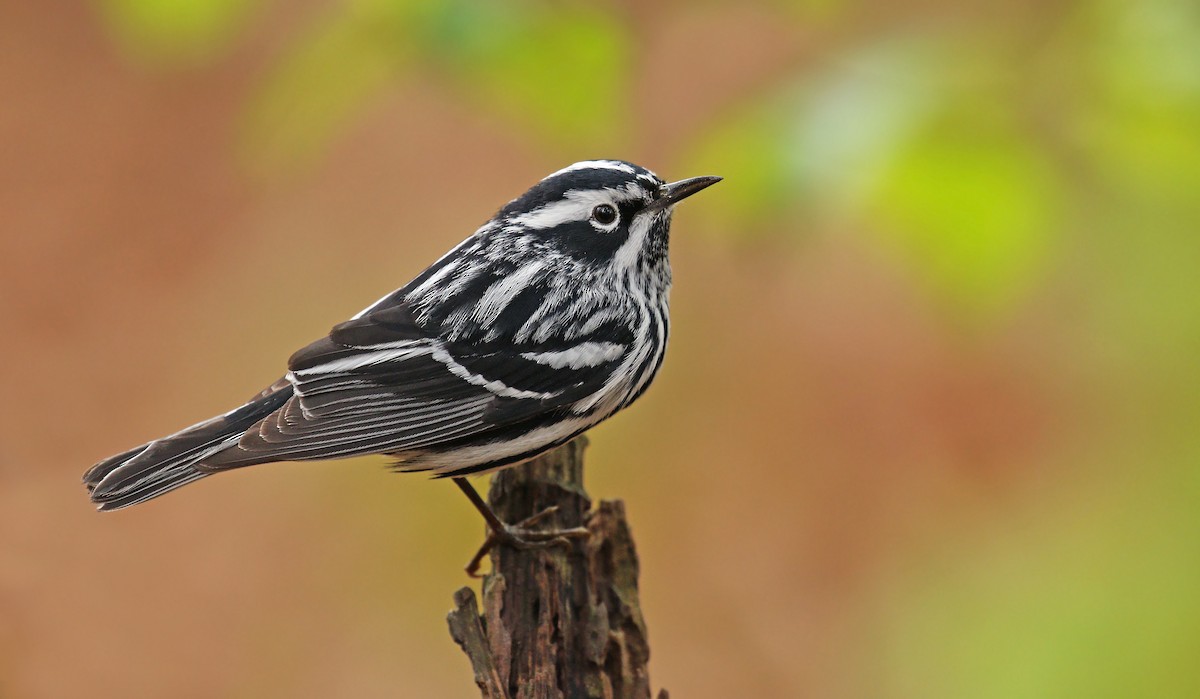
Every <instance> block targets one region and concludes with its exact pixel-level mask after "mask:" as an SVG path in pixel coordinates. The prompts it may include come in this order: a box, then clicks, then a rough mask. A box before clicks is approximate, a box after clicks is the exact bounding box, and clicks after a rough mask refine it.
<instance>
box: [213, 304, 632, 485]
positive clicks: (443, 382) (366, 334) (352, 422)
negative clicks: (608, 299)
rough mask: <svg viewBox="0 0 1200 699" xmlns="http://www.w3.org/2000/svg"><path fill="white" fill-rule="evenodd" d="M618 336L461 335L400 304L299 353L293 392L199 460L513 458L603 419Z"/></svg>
mask: <svg viewBox="0 0 1200 699" xmlns="http://www.w3.org/2000/svg"><path fill="white" fill-rule="evenodd" d="M614 339H616V340H618V341H613V340H614ZM620 339H621V338H619V337H618V338H614V337H612V336H608V337H607V339H605V340H599V339H596V338H594V337H584V338H579V339H577V340H573V341H571V342H570V343H569V344H553V343H540V344H536V345H535V344H525V345H514V344H512V343H511V342H507V341H505V342H492V343H470V342H463V341H457V342H456V341H451V340H448V339H443V338H440V337H437V336H436V335H431V334H430V333H428V332H426V331H425V330H423V329H422V328H421V327H420V326H419V325H418V324H417V322H415V320H414V318H413V316H412V313H411V309H410V308H409V307H408V306H407V305H406V304H404V302H403V301H395V302H392V303H391V304H388V305H387V307H385V308H381V309H380V308H378V307H376V308H373V309H372V310H371V311H370V312H368V313H366V314H365V315H363V316H361V317H359V318H356V319H354V320H351V321H348V322H346V323H343V324H341V325H339V326H337V327H335V328H334V329H333V331H332V332H331V333H330V335H329V336H328V337H326V338H323V339H321V340H318V341H317V342H314V343H313V344H311V345H309V346H308V347H306V348H304V349H302V350H300V351H299V352H297V353H296V354H295V355H293V356H292V358H291V359H290V360H289V369H290V370H289V372H288V374H287V380H288V381H289V382H290V383H291V384H292V388H293V392H294V393H293V395H292V397H291V398H290V399H288V401H287V402H286V403H285V404H284V405H283V406H282V407H280V408H279V409H278V410H276V411H275V412H273V413H271V414H270V415H268V416H267V417H266V418H265V419H263V420H261V421H259V422H258V423H257V424H255V425H254V426H252V427H251V428H250V429H249V430H247V432H246V433H245V435H244V436H243V437H242V438H241V439H240V440H239V441H238V442H237V444H236V445H235V446H233V447H231V448H229V449H226V450H225V451H222V452H220V453H218V454H215V455H213V456H211V457H209V458H207V459H205V461H204V463H202V464H201V465H199V466H198V467H197V468H200V469H202V470H206V471H215V470H224V469H228V468H237V467H241V466H249V465H252V464H258V463H264V462H269V461H294V460H310V459H329V458H337V457H347V456H355V455H363V454H375V453H387V454H394V455H396V456H397V457H398V458H400V459H401V461H402V462H403V464H402V467H411V468H413V469H438V470H441V471H444V472H447V473H449V472H455V473H456V472H460V471H467V470H477V469H479V468H491V467H493V466H498V465H502V464H503V463H512V462H513V461H515V460H519V459H520V458H527V456H529V455H532V454H535V453H537V452H539V451H541V450H543V449H545V448H548V447H550V446H554V445H555V444H558V443H561V442H563V441H566V439H569V438H571V437H573V436H574V435H575V434H578V433H579V432H582V431H583V430H585V429H587V428H588V427H590V426H591V425H593V424H594V423H595V422H596V421H598V420H599V419H600V417H602V416H593V415H592V414H589V412H588V410H587V409H586V407H585V406H586V405H590V404H591V403H592V401H591V400H589V399H590V398H591V397H594V396H596V395H597V394H600V395H603V393H604V392H605V390H606V387H608V386H611V385H612V384H613V379H614V376H616V375H618V374H619V373H620V372H621V370H622V365H623V361H624V359H625V358H626V355H627V352H628V350H629V347H628V344H627V343H625V342H621V341H619V340H620ZM581 407H583V409H582V410H581V409H580V408H581Z"/></svg>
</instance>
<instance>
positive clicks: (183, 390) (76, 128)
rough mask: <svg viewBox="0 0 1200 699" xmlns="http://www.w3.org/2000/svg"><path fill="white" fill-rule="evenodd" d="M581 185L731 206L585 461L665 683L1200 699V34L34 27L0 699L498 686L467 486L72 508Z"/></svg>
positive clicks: (1005, 21)
mask: <svg viewBox="0 0 1200 699" xmlns="http://www.w3.org/2000/svg"><path fill="white" fill-rule="evenodd" d="M595 157H618V158H623V159H628V160H633V161H636V162H639V163H641V164H644V165H646V166H648V167H650V168H652V169H654V170H656V171H658V172H659V173H660V174H662V175H663V176H665V177H667V178H670V179H678V178H682V177H686V176H693V175H706V174H719V175H723V176H725V177H726V181H725V182H723V183H722V184H721V185H719V186H718V187H715V188H713V189H712V190H710V191H707V192H705V193H704V194H703V195H702V196H698V197H696V198H695V199H694V200H690V201H689V202H688V203H687V205H686V206H683V207H680V210H679V213H678V215H677V217H676V224H675V236H674V240H673V246H672V247H673V249H672V257H673V260H674V265H675V270H676V287H675V293H674V295H673V314H674V321H675V324H674V329H673V337H672V343H673V344H672V348H671V352H670V353H669V356H668V360H667V362H666V366H665V369H664V371H663V373H662V375H661V376H660V378H659V380H658V382H657V384H656V385H655V387H654V389H653V390H652V391H650V392H649V394H648V395H647V396H646V397H645V398H644V399H643V400H642V401H641V402H640V403H639V404H638V405H637V406H636V407H634V408H633V409H631V410H630V411H628V412H627V413H625V414H623V415H621V416H620V417H618V418H617V419H614V420H612V421H611V422H609V423H607V424H605V425H603V426H602V427H600V428H598V429H596V430H594V432H593V433H592V448H591V450H590V453H589V457H590V461H589V463H590V467H589V486H590V490H591V492H592V493H593V495H594V496H596V497H621V498H624V499H625V500H626V502H627V504H628V507H629V512H630V515H631V518H632V522H633V525H634V528H635V535H636V537H637V541H638V544H639V546H640V551H641V554H642V559H643V575H642V589H643V594H644V605H645V611H646V614H647V617H648V622H649V629H650V635H651V643H652V652H653V658H652V665H651V670H652V678H653V680H654V682H655V684H656V685H657V686H665V687H667V688H669V689H670V690H671V692H672V696H679V697H733V696H753V697H829V698H838V697H846V698H850V697H854V698H859V697H880V698H884V699H891V698H895V699H915V698H921V699H931V698H938V697H946V698H960V697H972V698H973V699H987V698H990V697H996V698H1001V697H1003V698H1005V699H1011V698H1013V697H1083V696H1087V697H1130V696H1146V697H1150V696H1152V697H1160V698H1161V697H1181V698H1182V697H1188V698H1191V697H1196V696H1200V669H1197V668H1198V667H1200V666H1197V657H1198V656H1200V434H1198V429H1200V424H1198V419H1200V398H1198V395H1197V393H1198V391H1197V389H1198V387H1200V361H1198V355H1200V235H1198V224H1200V196H1198V192H1200V6H1198V5H1197V4H1196V3H1194V2H1192V1H1191V0H1139V1H1138V2H1126V1H1124V0H1077V1H1067V0H1051V1H1049V2H1046V1H1041V2H1028V1H1026V2H1021V1H1018V2H1009V3H983V2H968V3H963V2H949V1H946V0H922V1H920V2H916V1H913V0H900V1H898V2H888V3H880V2H861V1H856V0H791V1H789V0H776V1H769V0H762V1H760V2H736V3H735V2H691V3H685V2H678V1H671V2H654V3H645V2H631V1H626V2H550V1H548V0H547V1H536V0H509V1H508V2H504V3H498V2H497V3H486V2H472V1H470V0H445V1H441V2H434V1H432V0H431V1H427V2H406V1H404V0H97V1H96V2H91V3H71V2H42V3H37V2H17V1H10V2H4V3H0V327H2V328H3V338H4V340H3V354H2V358H3V360H2V361H0V386H2V387H3V388H2V393H3V398H4V399H3V400H2V401H0V696H2V697H5V698H8V697H14V698H18V697H19V698H22V699H24V698H27V697H73V696H84V695H87V696H98V697H127V698H135V697H164V696H170V697H183V698H188V697H196V698H207V697H309V696H311V697H318V696H319V697H330V696H338V697H393V696H403V697H410V696H411V697H463V698H466V697H472V696H477V694H476V692H475V689H474V686H473V684H472V682H471V677H470V672H469V670H468V666H467V663H466V660H465V659H464V658H463V657H462V656H461V654H460V652H459V650H458V649H457V648H456V647H455V646H454V644H453V643H452V642H451V640H450V638H449V636H448V633H447V631H446V626H445V622H444V615H445V613H446V611H447V610H448V609H449V608H450V605H451V594H452V592H453V591H454V590H455V589H456V588H457V587H459V586H460V585H461V584H463V583H464V577H463V575H462V572H461V566H462V564H463V563H464V562H465V560H466V559H467V558H468V557H469V555H470V554H471V553H472V552H473V550H474V547H475V546H476V545H477V543H478V542H479V541H480V538H481V535H482V527H481V524H480V522H479V519H478V516H477V515H476V514H475V513H474V512H473V511H472V510H471V508H470V507H469V505H468V503H467V502H466V501H465V500H464V499H463V498H462V497H461V495H460V494H459V493H458V492H456V490H455V489H454V488H452V487H450V486H449V485H447V484H445V483H437V482H430V481H428V480H426V479H424V478H422V477H420V476H407V477H399V476H393V475H390V474H388V473H387V472H386V471H385V469H384V468H383V461H382V460H381V459H359V460H355V461H349V462H341V463H319V464H277V465H271V466H264V467H258V468H254V469H249V470H247V471H243V472H239V473H237V474H236V475H229V476H224V477H220V478H214V479H211V480H207V481H205V482H204V483H202V484H200V485H196V486H192V487H189V488H187V489H185V490H183V491H180V492H178V493H175V494H172V495H170V496H168V497H166V498H164V499H162V500H157V501H155V502H153V503H150V504H147V505H144V506H140V507H138V508H136V509H134V510H129V511H125V512H122V513H119V514H115V515H106V516H100V515H97V514H95V513H94V512H93V511H92V510H91V508H90V507H89V506H88V503H87V502H86V499H85V495H84V492H83V489H82V487H81V486H80V485H79V476H80V474H81V473H82V471H83V470H84V469H85V468H86V467H87V466H89V465H90V464H91V463H92V462H93V461H95V460H97V459H99V458H101V457H104V456H107V455H109V454H111V453H115V452H117V451H120V450H122V449H125V448H127V447H129V446H132V445H133V444H136V443H140V442H142V441H145V440H147V439H149V438H153V437H156V436H159V435H161V434H163V433H166V432H170V431H173V430H175V429H177V428H180V427H182V426H184V425H188V424H191V423H192V422H195V421H197V420H200V419H202V418H205V417H208V416H210V415H212V414H215V413H218V412H222V411H224V410H226V409H228V408H230V407H232V406H233V405H235V404H236V402H237V401H239V400H240V399H242V398H244V397H246V396H249V395H251V394H253V393H254V392H256V391H257V390H258V389H259V388H261V387H262V386H263V385H265V384H266V383H269V382H270V381H271V380H273V379H275V378H276V377H277V376H278V375H280V373H281V372H282V370H283V366H284V365H283V362H284V360H285V358H286V357H287V355H288V354H289V353H290V352H291V351H292V350H294V349H296V348H298V347H300V346H302V345H304V344H306V343H307V342H308V341H310V340H312V339H315V338H316V337H318V336H320V335H321V334H323V333H324V332H325V331H326V330H327V329H328V328H329V327H330V326H331V325H333V324H334V323H336V322H338V321H340V320H343V319H345V318H346V317H348V316H350V315H351V314H353V313H355V312H356V311H358V310H359V309H360V308H361V307H363V306H364V305H366V304H367V303H369V302H371V301H373V300H374V299H376V298H378V297H379V296H380V295H382V294H383V293H385V292H387V291H390V290H391V289H393V288H395V287H397V286H399V285H400V284H402V283H403V282H405V281H407V280H408V279H409V278H411V277H412V276H413V275H415V274H416V273H417V272H419V271H420V270H421V269H422V268H423V267H424V266H425V265H427V264H428V263H429V262H431V261H432V260H434V259H436V258H437V257H438V256H439V255H440V254H441V253H442V252H443V251H445V250H446V249H448V248H449V247H450V246H451V245H453V244H454V243H456V242H458V241H459V240H460V239H461V238H463V237H465V236H466V235H467V234H468V233H469V232H470V231H472V230H474V228H475V227H476V226H477V225H478V224H480V223H481V222H482V221H484V220H485V219H486V218H487V217H488V216H489V215H490V214H491V213H492V212H493V211H494V210H495V209H496V208H497V207H498V206H499V205H500V204H502V203H503V202H504V201H507V200H508V199H509V198H511V197H513V196H515V195H516V194H518V193H519V192H520V191H521V190H523V189H524V188H525V187H526V186H528V185H529V184H531V183H533V182H534V181H536V180H537V179H539V178H540V177H542V176H543V175H545V174H546V173H548V172H551V171H553V170H555V169H557V168H559V167H562V166H563V165H566V164H567V163H569V162H572V161H575V160H580V159H586V158H595Z"/></svg>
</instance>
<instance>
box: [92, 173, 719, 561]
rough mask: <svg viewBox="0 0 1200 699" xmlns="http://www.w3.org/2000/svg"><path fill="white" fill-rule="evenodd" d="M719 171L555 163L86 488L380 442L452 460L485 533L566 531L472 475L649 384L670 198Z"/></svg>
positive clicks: (413, 464) (431, 466) (516, 459)
mask: <svg viewBox="0 0 1200 699" xmlns="http://www.w3.org/2000/svg"><path fill="white" fill-rule="evenodd" d="M720 180H721V178H720V177H711V176H705V177H693V178H690V179H684V180H680V181H676V182H670V183H668V182H665V181H664V180H662V179H660V178H659V177H658V176H657V175H655V174H654V173H653V172H651V171H650V170H647V169H646V168H643V167H641V166H638V165H634V164H633V163H630V162H626V161H622V160H586V161H582V162H577V163H574V164H572V165H569V166H567V167H564V168H562V169H561V170H558V171H556V172H554V173H552V174H550V175H548V176H547V177H545V178H543V179H541V180H540V181H539V182H537V183H536V184H534V185H533V186H532V187H530V188H529V189H528V190H527V191H526V192H525V193H524V194H522V195H521V196H519V197H517V198H516V199H513V200H512V201H510V202H508V203H507V204H506V205H504V206H503V207H502V208H500V210H499V211H497V212H496V213H495V215H493V216H492V217H491V218H490V219H489V220H488V221H487V222H486V223H484V224H483V225H482V226H480V227H479V228H478V229H477V230H476V231H475V232H474V233H473V234H472V235H471V236H469V237H468V238H467V239H466V240H464V241H463V242H461V243H460V244H459V245H457V246H456V247H454V248H453V249H451V250H450V251H449V252H448V253H446V254H445V255H443V256H442V257H441V258H440V259H438V260H437V261H436V262H434V263H433V264H432V265H430V266H429V267H428V268H427V269H426V270H425V271H423V272H421V273H420V274H419V275H417V276H416V277H415V278H414V279H413V280H412V281H410V282H409V283H407V284H405V285H404V286H403V287H401V288H399V289H397V290H396V291H393V292H391V293H389V294H387V295H386V296H384V297H383V298H381V299H379V300H378V301H376V302H375V303H373V304H371V305H370V306H368V307H367V308H365V309H364V310H362V311H361V312H359V313H358V314H357V315H355V316H353V317H352V318H350V319H349V320H347V321H345V322H343V323H340V324H338V325H336V326H334V327H333V329H332V330H331V331H330V332H329V334H328V335H326V336H325V337H322V338H321V339H319V340H317V341H315V342H313V343H311V344H309V345H308V346H306V347H304V348H302V349H300V350H299V351H297V352H295V353H294V354H293V355H292V356H291V358H290V359H289V360H288V363H287V373H286V374H285V375H284V376H283V377H282V378H280V379H279V380H277V381H275V382H274V383H272V384H271V385H269V386H268V387H267V388H265V389H263V390H262V391H260V392H259V393H258V394H256V395H255V396H253V397H252V398H251V399H250V400H249V401H247V402H245V403H244V404H242V405H240V406H238V407H236V408H234V409H233V410H230V411H228V412H226V413H224V414H222V415H218V416H216V417H213V418H211V419H208V420H205V421H203V422H200V423H197V424H195V425H192V426H191V427H188V428H185V429H183V430H180V431H179V432H176V433H174V434H171V435H168V436H165V437H161V438H159V439H155V440H153V441H150V442H148V443H146V444H143V445H140V446H137V447H134V448H132V449H129V450H128V451H124V452H122V453H120V454H117V455H115V456H112V457H109V458H107V459H104V460H102V461H100V462H98V463H96V464H95V465H94V466H92V467H91V468H90V469H88V471H87V472H86V473H85V474H84V476H83V482H84V485H85V486H86V488H87V490H88V492H89V496H90V499H91V501H92V502H93V503H94V504H95V505H96V507H97V509H98V510H100V511H105V512H107V511H113V510H121V509H124V508H127V507H130V506H132V505H136V504H139V503H142V502H145V501H147V500H150V499H152V498H156V497H158V496H160V495H163V494H164V493H167V492H170V491H172V490H175V489H177V488H180V487H182V486H184V485H188V484H190V483H194V482H196V481H199V480H201V479H204V478H207V477H209V476H211V475H214V474H216V473H220V472H223V471H228V470H232V469H237V468H242V467H245V466H253V465H256V464H264V463H269V462H278V461H309V460H319V459H336V458H343V457H352V456H362V455H367V454H384V455H387V456H389V457H391V458H392V459H393V460H394V461H393V465H394V467H395V468H396V469H397V470H400V471H429V472H432V473H433V475H434V476H436V477H443V478H452V479H453V480H454V482H455V483H456V484H457V485H458V486H459V487H460V488H461V489H462V490H463V492H464V493H466V494H467V496H468V498H470V499H471V501H472V503H473V504H474V505H475V507H476V508H477V509H479V510H480V512H481V513H482V514H483V516H484V518H485V519H486V520H487V522H488V525H489V527H490V529H491V534H490V536H491V537H492V538H490V539H489V542H491V541H501V542H506V543H511V544H513V545H518V546H535V545H539V544H542V543H545V542H547V541H561V540H562V536H560V535H561V534H563V532H553V531H551V532H549V533H538V532H535V531H533V530H531V529H529V528H528V527H527V526H526V527H523V526H520V525H515V526H514V525H510V524H507V523H504V522H501V521H500V520H499V518H498V517H497V516H496V515H495V514H494V513H492V512H491V510H490V508H488V506H487V504H486V503H485V502H484V501H483V499H482V498H480V497H479V495H478V494H477V493H475V491H474V489H473V488H472V487H471V486H470V484H469V482H468V481H467V480H466V478H465V477H466V476H468V475H471V474H478V473H483V472H488V471H493V470H496V469H499V468H503V467H506V466H511V465H514V464H517V463H520V462H523V461H526V460H528V459H531V458H533V457H534V456H537V455H538V454H541V453H543V452H546V451H548V450H550V449H553V448H554V447H557V446H560V445H562V444H565V443H567V442H568V441H570V440H572V439H574V438H575V437H576V436H578V435H580V434H582V433H583V432H585V431H586V430H588V429H589V428H591V427H593V426H595V425H596V424H598V423H600V422H601V421H603V420H605V419H607V418H609V417H611V416H612V415H613V414H615V413H616V412H618V411H620V410H622V409H624V408H626V407H627V406H629V405H630V404H631V403H633V402H634V401H635V400H637V399H638V398H639V397H640V396H641V395H642V394H643V393H644V392H645V391H646V389H647V387H648V386H649V385H650V383H651V381H653V379H654V377H655V375H656V374H657V373H658V371H659V368H660V367H661V366H662V363H663V357H664V354H665V351H666V345H667V338H668V333H669V328H670V323H669V315H668V295H669V292H670V289H671V266H670V261H669V259H668V243H669V236H670V228H671V218H672V213H673V211H674V208H675V205H676V204H678V203H679V202H680V201H682V200H683V199H685V198H687V197H690V196H692V195H693V194H695V193H697V192H699V191H700V190H702V189H705V188H707V187H709V186H711V185H713V184H715V183H716V182H718V181H720ZM539 517H540V516H535V517H534V518H530V519H529V520H526V522H525V523H524V524H526V525H529V524H532V523H533V521H534V520H535V519H538V518H539ZM568 533H575V534H578V532H568ZM485 546H486V544H485Z"/></svg>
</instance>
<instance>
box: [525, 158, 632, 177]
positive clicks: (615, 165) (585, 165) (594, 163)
mask: <svg viewBox="0 0 1200 699" xmlns="http://www.w3.org/2000/svg"><path fill="white" fill-rule="evenodd" d="M576 170H617V171H620V172H625V173H628V174H630V175H632V174H634V173H635V172H637V171H636V170H634V169H633V166H631V165H626V164H625V163H622V162H620V161H617V160H583V161H580V162H578V163H575V164H573V165H568V166H566V167H564V168H563V169H561V170H558V171H557V172H552V173H550V174H549V175H546V176H545V177H543V178H542V181H543V182H544V181H546V180H548V179H550V178H551V177H557V176H558V175H562V174H564V173H567V172H575V171H576Z"/></svg>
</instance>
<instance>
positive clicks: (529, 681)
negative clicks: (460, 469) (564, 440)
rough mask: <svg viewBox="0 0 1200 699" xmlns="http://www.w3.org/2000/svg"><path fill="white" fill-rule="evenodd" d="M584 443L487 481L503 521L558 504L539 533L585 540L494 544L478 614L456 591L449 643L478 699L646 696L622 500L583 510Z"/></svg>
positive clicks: (645, 650)
mask: <svg viewBox="0 0 1200 699" xmlns="http://www.w3.org/2000/svg"><path fill="white" fill-rule="evenodd" d="M586 445H587V441H586V439H584V438H583V437H580V438H578V439H576V440H575V441H573V442H571V443H569V444H566V445H564V446H562V447H559V448H558V449H555V450H554V451H551V452H549V453H547V454H544V455H542V456H540V457H538V458H536V459H534V460H532V461H530V462H528V463H525V464H522V465H520V466H514V467H512V468H509V469H505V470H503V471H500V472H499V473H497V474H496V475H495V476H494V477H493V478H492V485H491V489H490V490H489V492H488V501H489V503H490V504H491V506H492V508H493V509H494V510H495V512H496V514H498V515H499V516H500V518H501V519H502V520H504V521H506V522H519V521H521V520H523V519H525V518H526V517H529V516H530V515H532V514H534V513H536V512H540V511H542V510H544V509H545V508H547V507H550V506H553V505H557V506H558V508H559V509H558V512H557V513H556V514H555V515H554V517H552V518H551V521H549V522H545V523H543V524H542V525H540V526H545V527H549V526H554V527H556V528H568V527H577V526H584V527H587V529H588V531H589V532H591V537H590V538H588V539H587V540H575V541H572V542H571V543H570V544H569V545H567V546H555V547H552V548H545V549H534V550H524V551H523V550H518V549H515V548H511V547H508V546H497V547H495V548H493V549H492V552H491V565H492V572H491V573H489V574H488V575H487V576H486V577H485V578H484V581H483V614H482V616H481V615H480V613H479V608H478V606H477V604H476V601H475V593H474V591H473V590H471V588H469V587H464V588H462V589H461V590H459V591H458V592H457V593H455V595H454V605H455V609H454V611H452V612H450V614H449V616H448V617H447V620H448V621H449V624H450V635H451V636H452V637H453V638H454V640H455V642H457V643H458V644H459V646H461V647H462V649H463V652H465V653H466V654H467V657H468V658H469V659H470V661H471V667H472V668H473V669H474V671H475V683H476V684H477V685H478V686H479V688H480V691H481V692H482V694H483V697H484V698H485V699H576V698H583V697H587V698H596V699H601V698H603V699H649V697H650V677H649V674H648V673H647V670H646V662H647V661H648V660H649V658H650V646H649V644H648V643H647V641H646V622H645V620H644V619H643V618H642V611H641V605H640V602H639V600H638V588H637V580H638V559H637V553H636V551H635V550H634V545H633V537H632V536H631V535H630V532H629V525H628V524H627V522H626V521H625V506H624V503H622V502H621V501H620V500H614V501H601V502H600V505H599V507H597V508H596V509H595V510H592V509H591V500H590V499H589V498H588V495H587V493H586V492H585V491H584V489H583V452H584V449H585V447H586ZM659 699H666V691H665V690H664V691H663V692H661V693H660V694H659Z"/></svg>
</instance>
